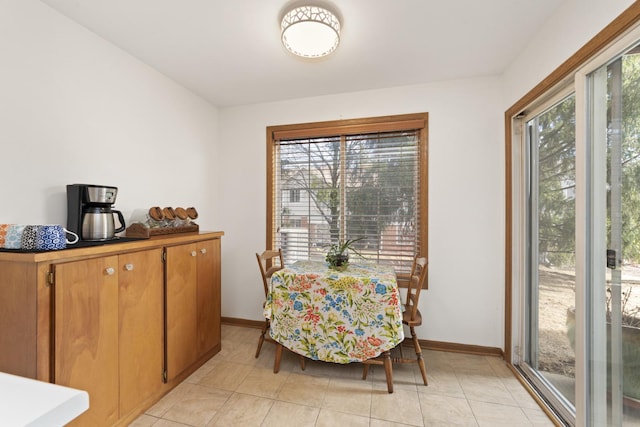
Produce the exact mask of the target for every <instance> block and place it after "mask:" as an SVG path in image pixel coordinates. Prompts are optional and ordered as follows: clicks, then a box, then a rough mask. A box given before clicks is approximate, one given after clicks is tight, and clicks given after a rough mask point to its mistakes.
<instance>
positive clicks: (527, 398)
mask: <svg viewBox="0 0 640 427" xmlns="http://www.w3.org/2000/svg"><path fill="white" fill-rule="evenodd" d="M516 381H517V380H516ZM509 392H510V393H511V396H513V399H514V400H515V401H516V402H517V404H518V406H520V407H521V408H533V409H540V405H538V402H536V401H535V400H534V399H533V397H532V396H531V395H530V394H529V392H528V391H527V390H525V389H524V388H523V387H522V386H520V388H519V389H517V388H515V387H514V388H511V389H509Z"/></svg>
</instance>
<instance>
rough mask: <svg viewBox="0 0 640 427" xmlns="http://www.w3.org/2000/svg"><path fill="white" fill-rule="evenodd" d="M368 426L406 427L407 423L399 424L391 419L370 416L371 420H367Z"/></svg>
mask: <svg viewBox="0 0 640 427" xmlns="http://www.w3.org/2000/svg"><path fill="white" fill-rule="evenodd" d="M369 427H407V424H400V423H394V422H392V421H386V420H378V419H376V418H371V421H369Z"/></svg>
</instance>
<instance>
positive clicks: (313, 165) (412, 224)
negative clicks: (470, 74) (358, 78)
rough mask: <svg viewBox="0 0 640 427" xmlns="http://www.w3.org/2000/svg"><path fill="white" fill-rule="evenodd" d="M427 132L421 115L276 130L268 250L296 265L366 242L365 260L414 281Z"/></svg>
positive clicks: (422, 241)
mask: <svg viewBox="0 0 640 427" xmlns="http://www.w3.org/2000/svg"><path fill="white" fill-rule="evenodd" d="M426 125H427V115H426V114H417V115H405V116H393V117H385V118H373V119H362V120H350V121H338V122H323V123H317V124H309V125H293V126H288V127H287V126H280V127H270V128H269V129H268V135H269V141H268V142H269V156H268V158H269V159H270V162H269V163H270V164H269V165H268V174H269V176H268V191H269V193H270V197H268V214H267V216H268V224H267V228H268V236H267V239H268V246H270V247H273V248H277V247H281V248H282V250H283V255H284V257H285V263H291V262H294V261H296V260H300V259H316V260H324V257H325V255H326V252H327V249H328V246H329V245H330V244H332V243H336V242H338V241H340V240H346V239H359V240H358V241H357V242H356V243H355V245H354V246H355V248H356V249H357V251H358V252H359V253H360V255H362V256H363V257H364V258H366V259H369V260H371V261H375V262H378V263H383V264H389V265H393V266H394V267H395V269H396V272H397V273H398V274H399V275H403V274H408V273H409V272H410V269H411V265H412V261H413V257H414V256H415V255H418V254H420V255H426V241H427V239H426V228H427V221H426V215H427V209H426V201H427V197H426V194H427V191H426V189H427V182H426V181H427V179H426V177H427V171H426V168H427V158H426V154H427V152H426V139H427V138H426ZM353 256H357V255H355V254H352V257H353Z"/></svg>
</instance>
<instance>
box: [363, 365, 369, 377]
mask: <svg viewBox="0 0 640 427" xmlns="http://www.w3.org/2000/svg"><path fill="white" fill-rule="evenodd" d="M368 374H369V364H368V363H365V364H364V369H363V370H362V379H363V380H366V379H367V375H368Z"/></svg>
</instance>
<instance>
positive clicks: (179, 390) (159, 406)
mask: <svg viewBox="0 0 640 427" xmlns="http://www.w3.org/2000/svg"><path fill="white" fill-rule="evenodd" d="M191 386H192V384H190V383H182V384H179V385H178V386H177V387H176V388H174V389H173V390H171V391H170V392H169V393H167V394H166V395H165V396H164V397H163V398H162V399H160V400H159V401H158V402H157V403H156V404H155V405H153V406H152V407H151V408H149V409H147V411H146V412H145V414H147V415H151V416H154V417H162V415H163V414H164V413H165V412H167V411H168V410H169V408H171V407H172V406H173V405H175V404H176V403H178V402H180V401H181V400H182V399H183V397H184V396H185V395H186V394H187V392H188V390H189V389H190V388H191Z"/></svg>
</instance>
